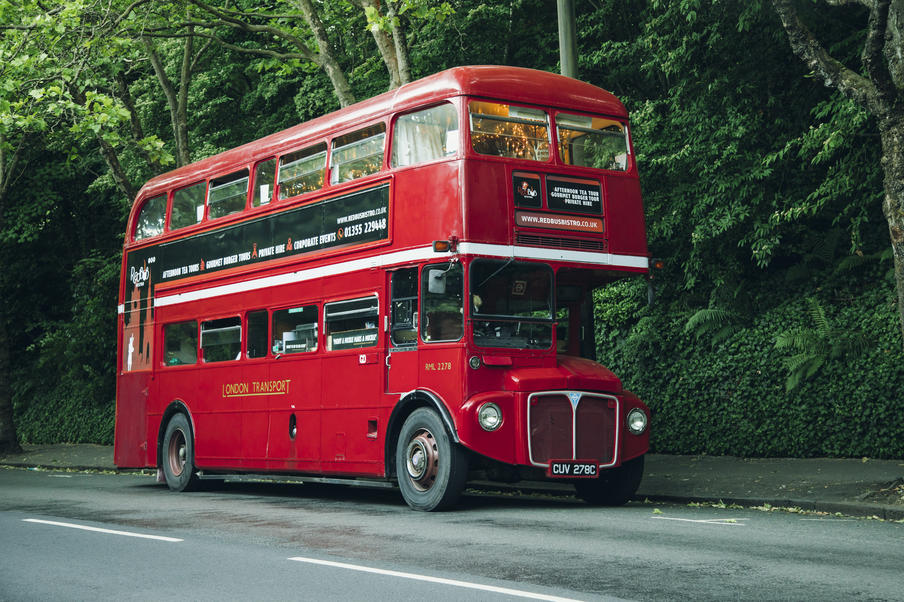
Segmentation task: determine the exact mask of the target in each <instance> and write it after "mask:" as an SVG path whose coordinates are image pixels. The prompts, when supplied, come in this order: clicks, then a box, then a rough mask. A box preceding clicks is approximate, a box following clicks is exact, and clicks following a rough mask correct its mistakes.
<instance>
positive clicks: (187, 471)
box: [161, 414, 198, 491]
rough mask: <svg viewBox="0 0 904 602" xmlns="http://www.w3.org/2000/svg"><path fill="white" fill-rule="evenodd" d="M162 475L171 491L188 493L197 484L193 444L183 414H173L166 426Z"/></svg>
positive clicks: (189, 428)
mask: <svg viewBox="0 0 904 602" xmlns="http://www.w3.org/2000/svg"><path fill="white" fill-rule="evenodd" d="M162 452H163V454H162V462H161V463H162V464H163V475H164V477H166V484H167V486H169V488H170V489H172V490H173V491H190V490H191V489H194V488H195V487H196V486H197V484H198V476H197V474H196V473H195V442H194V439H193V438H192V434H191V427H190V426H189V424H188V418H187V417H186V416H185V414H175V415H174V416H173V417H172V418H171V419H170V421H169V422H168V423H167V425H166V432H165V433H164V435H163V449H162Z"/></svg>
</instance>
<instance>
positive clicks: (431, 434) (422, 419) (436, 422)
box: [395, 408, 468, 511]
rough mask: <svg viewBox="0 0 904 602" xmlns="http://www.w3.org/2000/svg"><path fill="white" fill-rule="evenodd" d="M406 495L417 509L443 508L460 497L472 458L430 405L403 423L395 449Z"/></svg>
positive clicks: (400, 483) (403, 490) (401, 484)
mask: <svg viewBox="0 0 904 602" xmlns="http://www.w3.org/2000/svg"><path fill="white" fill-rule="evenodd" d="M395 463H396V475H397V476H398V479H399V489H400V490H401V491H402V497H403V498H404V499H405V501H406V502H407V503H408V505H409V506H411V507H412V508H414V509H415V510H424V511H430V510H441V509H443V508H448V507H449V506H451V505H453V504H454V503H455V502H457V501H458V498H459V497H460V496H461V492H462V490H463V489H464V486H465V480H466V479H467V476H468V458H467V456H466V455H465V452H464V450H462V448H461V447H460V446H459V445H457V444H456V443H455V442H454V441H452V440H451V438H450V437H449V433H448V432H447V431H446V428H445V426H444V425H443V422H442V420H441V419H440V417H439V415H437V413H436V412H435V411H433V410H432V409H430V408H418V409H416V410H415V411H414V412H412V413H411V415H410V416H408V418H407V419H406V420H405V423H404V424H403V425H402V430H401V432H400V433H399V439H398V441H397V442H396V451H395Z"/></svg>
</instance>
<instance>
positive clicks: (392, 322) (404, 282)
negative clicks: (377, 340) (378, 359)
mask: <svg viewBox="0 0 904 602" xmlns="http://www.w3.org/2000/svg"><path fill="white" fill-rule="evenodd" d="M389 286H390V291H391V293H390V300H389V337H388V341H387V350H386V392H387V393H404V392H406V391H411V390H412V389H414V388H416V387H417V378H418V370H417V367H418V348H417V268H402V269H400V270H396V271H394V272H392V273H390V285H389Z"/></svg>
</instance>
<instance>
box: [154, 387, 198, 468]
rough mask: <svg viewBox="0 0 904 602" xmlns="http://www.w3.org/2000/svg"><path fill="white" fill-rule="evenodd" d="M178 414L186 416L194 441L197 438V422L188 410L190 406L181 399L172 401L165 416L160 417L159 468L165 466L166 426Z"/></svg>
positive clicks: (164, 413) (158, 429) (158, 434)
mask: <svg viewBox="0 0 904 602" xmlns="http://www.w3.org/2000/svg"><path fill="white" fill-rule="evenodd" d="M176 414H185V418H186V419H187V420H188V427H189V428H190V429H191V436H192V439H194V437H195V421H194V418H192V415H191V412H190V411H189V409H188V406H187V405H186V404H185V402H184V401H182V400H181V399H176V400H174V401H171V402H170V404H169V405H168V406H166V409H165V410H164V411H163V416H161V417H160V424H159V425H158V427H157V467H158V468H159V467H161V466H163V438H164V437H165V436H166V425H167V424H169V421H170V420H171V419H172V417H173V416H175V415H176Z"/></svg>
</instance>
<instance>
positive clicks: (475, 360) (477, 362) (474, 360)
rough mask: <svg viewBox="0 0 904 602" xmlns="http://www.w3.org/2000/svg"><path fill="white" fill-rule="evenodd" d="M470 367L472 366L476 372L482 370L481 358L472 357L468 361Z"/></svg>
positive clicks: (477, 356)
mask: <svg viewBox="0 0 904 602" xmlns="http://www.w3.org/2000/svg"><path fill="white" fill-rule="evenodd" d="M468 365H469V366H471V367H472V368H474V369H475V370H477V369H478V368H480V356H479V355H472V356H471V358H470V359H469V360H468Z"/></svg>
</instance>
